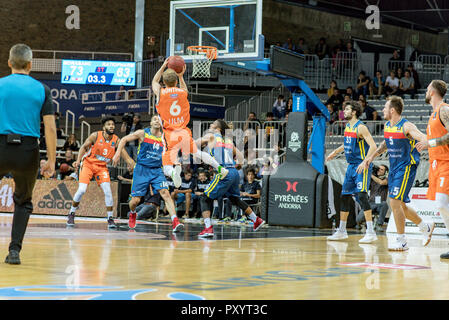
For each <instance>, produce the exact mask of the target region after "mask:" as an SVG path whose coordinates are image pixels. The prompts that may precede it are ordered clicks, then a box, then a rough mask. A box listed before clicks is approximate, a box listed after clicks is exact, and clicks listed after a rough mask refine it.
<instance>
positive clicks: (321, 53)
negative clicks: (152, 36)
mask: <svg viewBox="0 0 449 320" xmlns="http://www.w3.org/2000/svg"><path fill="white" fill-rule="evenodd" d="M328 53H329V49H328V46H327V44H326V39H325V38H320V41H319V42H318V43H317V44H316V46H315V54H316V55H317V56H318V58H319V59H320V60H323V59H324V58H326V56H327V55H328Z"/></svg>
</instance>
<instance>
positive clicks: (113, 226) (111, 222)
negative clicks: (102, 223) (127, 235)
mask: <svg viewBox="0 0 449 320" xmlns="http://www.w3.org/2000/svg"><path fill="white" fill-rule="evenodd" d="M108 228H117V225H116V224H115V222H114V219H112V217H110V218H108Z"/></svg>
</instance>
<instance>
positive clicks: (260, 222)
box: [253, 217, 265, 231]
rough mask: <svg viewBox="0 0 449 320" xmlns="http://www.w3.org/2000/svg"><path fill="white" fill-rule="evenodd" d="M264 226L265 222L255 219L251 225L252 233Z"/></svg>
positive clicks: (258, 218)
mask: <svg viewBox="0 0 449 320" xmlns="http://www.w3.org/2000/svg"><path fill="white" fill-rule="evenodd" d="M264 224H265V221H264V220H262V219H261V218H260V217H257V219H256V221H255V222H254V225H253V231H257V230H259V229H260V227H262V226H263V225H264Z"/></svg>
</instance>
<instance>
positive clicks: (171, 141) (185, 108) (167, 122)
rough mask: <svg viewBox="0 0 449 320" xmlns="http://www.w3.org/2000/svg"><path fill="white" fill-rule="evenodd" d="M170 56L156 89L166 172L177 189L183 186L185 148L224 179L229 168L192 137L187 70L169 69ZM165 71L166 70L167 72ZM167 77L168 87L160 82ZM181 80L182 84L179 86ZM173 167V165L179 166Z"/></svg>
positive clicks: (161, 71)
mask: <svg viewBox="0 0 449 320" xmlns="http://www.w3.org/2000/svg"><path fill="white" fill-rule="evenodd" d="M167 64H168V59H166V60H165V62H164V64H163V65H162V67H161V68H160V69H159V71H158V72H157V73H156V74H155V75H154V78H153V83H152V89H153V92H154V94H155V95H156V98H157V105H156V110H157V112H158V114H159V116H160V117H161V120H162V126H163V141H164V153H163V155H162V164H163V166H164V174H165V175H166V176H168V177H171V178H172V180H173V183H174V185H175V188H179V186H180V185H181V166H180V165H179V164H178V160H177V158H178V153H179V150H181V151H182V154H183V156H187V155H189V154H192V155H193V156H194V157H195V158H197V159H201V160H202V161H203V162H204V163H206V164H208V165H211V166H212V167H214V169H216V170H217V171H218V174H219V175H220V176H221V179H224V177H225V176H226V175H227V174H228V170H227V169H226V168H224V167H222V166H221V165H220V164H219V163H218V162H217V161H216V160H215V159H214V158H213V157H211V156H210V155H209V154H207V153H206V152H202V151H201V150H198V148H197V146H196V144H195V142H194V141H193V138H192V132H191V131H190V129H189V128H187V125H188V124H189V121H190V103H189V100H188V99H187V98H188V90H187V86H186V83H185V82H184V77H183V76H184V72H185V70H186V67H185V66H184V69H183V71H182V72H181V73H176V72H175V71H174V70H173V69H167V70H165V68H166V67H167ZM164 70H165V71H164ZM161 77H162V80H163V83H164V85H165V87H164V88H162V87H161V85H160V80H161ZM178 82H179V85H180V87H178ZM175 164H177V165H176V166H175V168H173V165H175Z"/></svg>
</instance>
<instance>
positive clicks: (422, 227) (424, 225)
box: [418, 221, 427, 232]
mask: <svg viewBox="0 0 449 320" xmlns="http://www.w3.org/2000/svg"><path fill="white" fill-rule="evenodd" d="M418 228H419V231H421V232H425V231H427V223H425V222H424V221H421V222H420V223H419V224H418Z"/></svg>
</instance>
